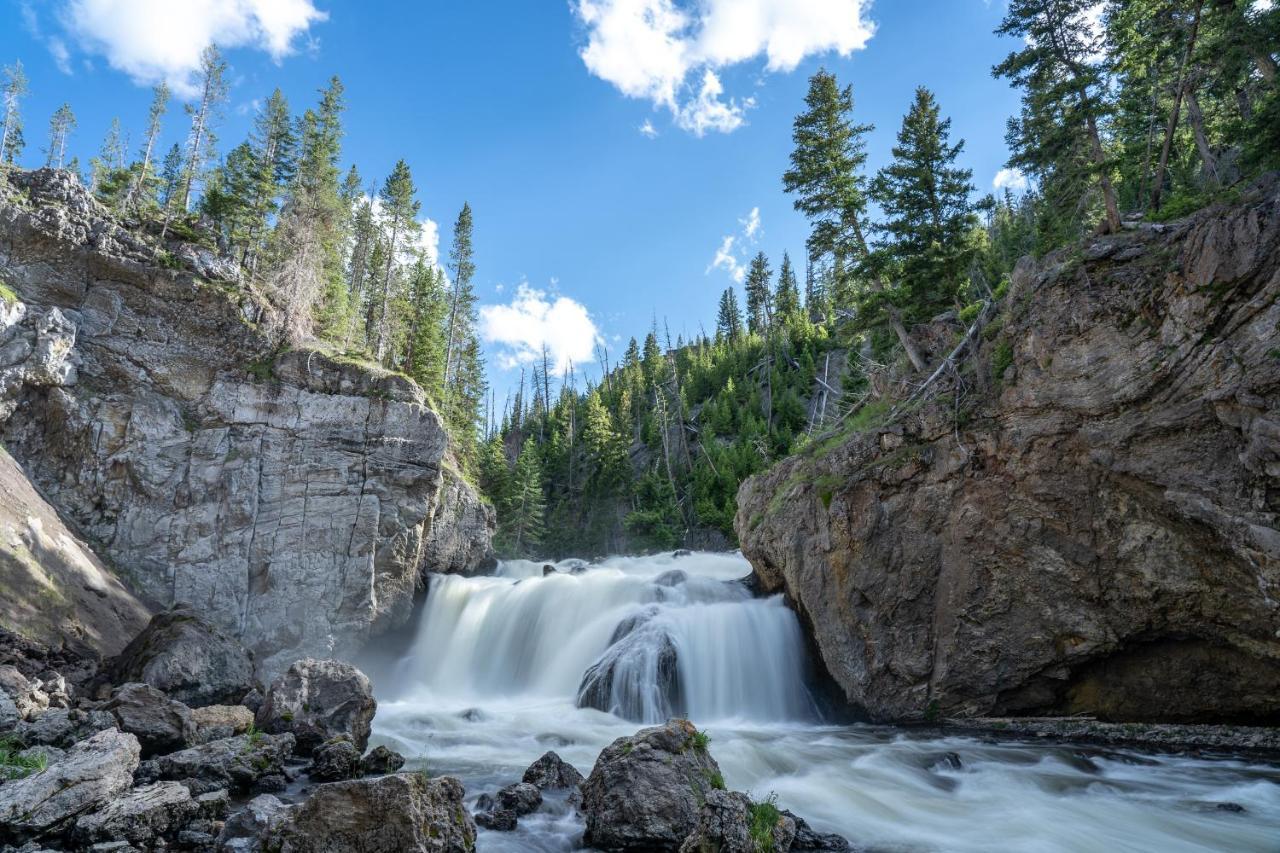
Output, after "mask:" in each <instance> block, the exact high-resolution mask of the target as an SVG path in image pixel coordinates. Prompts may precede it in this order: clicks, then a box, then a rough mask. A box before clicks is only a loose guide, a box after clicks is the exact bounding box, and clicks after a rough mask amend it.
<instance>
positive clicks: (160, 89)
mask: <svg viewBox="0 0 1280 853" xmlns="http://www.w3.org/2000/svg"><path fill="white" fill-rule="evenodd" d="M168 111H169V87H168V86H166V85H165V84H164V83H160V84H159V85H157V86H156V87H155V88H154V89H152V90H151V107H150V109H148V110H147V132H146V140H147V141H146V142H145V143H144V144H143V146H142V164H141V165H140V166H139V167H138V169H137V173H136V174H135V176H134V179H133V183H132V184H131V185H130V186H129V194H128V196H127V197H126V198H125V203H124V206H125V208H126V209H127V210H132V209H134V208H136V207H137V206H138V205H139V204H142V203H145V202H146V201H148V200H149V199H150V195H151V192H152V187H151V184H152V175H151V169H152V165H151V161H152V158H153V156H154V154H155V147H156V140H157V139H158V138H159V136H160V125H161V121H162V120H163V119H164V114H165V113H166V112H168Z"/></svg>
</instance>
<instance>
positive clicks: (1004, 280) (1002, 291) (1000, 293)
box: [992, 275, 1011, 299]
mask: <svg viewBox="0 0 1280 853" xmlns="http://www.w3.org/2000/svg"><path fill="white" fill-rule="evenodd" d="M1010 284H1011V281H1010V279H1009V276H1007V275H1006V276H1002V277H1001V278H1000V283H999V284H997V285H996V289H995V292H994V293H993V294H992V295H993V296H995V298H996V299H1004V297H1005V295H1006V294H1007V293H1008V292H1009V285H1010Z"/></svg>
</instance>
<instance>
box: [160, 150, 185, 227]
mask: <svg viewBox="0 0 1280 853" xmlns="http://www.w3.org/2000/svg"><path fill="white" fill-rule="evenodd" d="M182 174H183V168H182V149H181V148H180V147H179V146H178V144H177V143H176V142H175V143H174V145H173V147H172V148H170V149H169V153H168V154H166V155H164V162H163V163H161V164H160V207H161V209H162V210H163V211H164V212H165V214H166V217H167V215H168V211H169V209H170V208H171V207H172V206H173V204H174V203H175V202H176V201H177V200H178V194H179V193H180V192H181V191H182Z"/></svg>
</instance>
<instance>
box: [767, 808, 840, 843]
mask: <svg viewBox="0 0 1280 853" xmlns="http://www.w3.org/2000/svg"><path fill="white" fill-rule="evenodd" d="M782 814H783V815H785V816H786V817H789V818H791V820H792V821H794V822H795V825H796V837H795V839H794V840H793V841H792V842H791V850H792V851H793V853H799V851H805V853H849V851H850V850H851V849H852V848H851V847H850V846H849V842H848V841H847V840H845V837H844V836H843V835H839V834H837V833H835V832H816V831H815V830H814V829H813V827H811V826H809V824H808V823H806V822H805V821H804V819H803V818H799V817H796V816H795V815H794V814H792V813H791V812H789V811H787V810H786V809H783V810H782Z"/></svg>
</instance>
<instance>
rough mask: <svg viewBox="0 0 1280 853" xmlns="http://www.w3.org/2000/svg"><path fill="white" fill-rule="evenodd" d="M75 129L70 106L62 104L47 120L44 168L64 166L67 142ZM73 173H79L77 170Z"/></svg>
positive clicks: (73, 114)
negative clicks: (47, 139)
mask: <svg viewBox="0 0 1280 853" xmlns="http://www.w3.org/2000/svg"><path fill="white" fill-rule="evenodd" d="M75 129H76V115H75V113H73V112H72V111H71V105H70V104H63V105H62V106H60V107H58V109H57V110H55V111H54V113H53V117H52V118H50V119H49V147H48V148H46V149H45V154H46V155H47V156H46V159H45V163H44V165H45V167H46V168H50V167H52V168H54V169H61V168H63V167H64V166H65V165H66V155H67V140H68V139H70V138H71V134H72V132H73V131H74V130H75ZM73 171H75V172H77V173H79V171H80V170H79V168H76V169H74V170H73Z"/></svg>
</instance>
